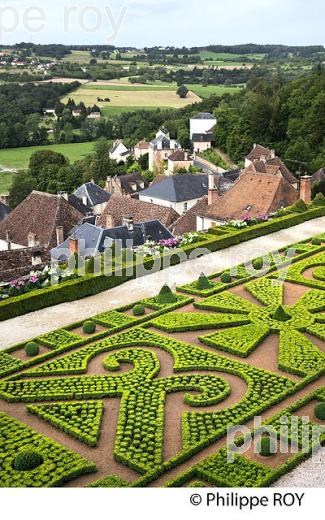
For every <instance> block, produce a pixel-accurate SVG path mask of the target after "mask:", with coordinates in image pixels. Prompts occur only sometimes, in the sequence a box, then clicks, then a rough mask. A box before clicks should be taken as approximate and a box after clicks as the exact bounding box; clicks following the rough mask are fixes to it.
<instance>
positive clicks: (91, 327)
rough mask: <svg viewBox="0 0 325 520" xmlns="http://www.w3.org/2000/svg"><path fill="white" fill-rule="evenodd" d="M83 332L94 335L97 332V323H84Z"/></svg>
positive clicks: (88, 321)
mask: <svg viewBox="0 0 325 520" xmlns="http://www.w3.org/2000/svg"><path fill="white" fill-rule="evenodd" d="M82 330H83V331H84V333H85V334H93V333H94V332H95V331H96V323H94V322H93V321H91V320H87V321H85V322H84V324H83V326H82Z"/></svg>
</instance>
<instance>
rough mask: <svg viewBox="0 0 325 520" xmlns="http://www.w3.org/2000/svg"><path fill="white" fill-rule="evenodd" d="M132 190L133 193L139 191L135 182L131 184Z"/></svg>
mask: <svg viewBox="0 0 325 520" xmlns="http://www.w3.org/2000/svg"><path fill="white" fill-rule="evenodd" d="M130 188H131V190H133V191H137V185H136V184H135V183H134V182H132V184H130Z"/></svg>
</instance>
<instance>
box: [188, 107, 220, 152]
mask: <svg viewBox="0 0 325 520" xmlns="http://www.w3.org/2000/svg"><path fill="white" fill-rule="evenodd" d="M216 124H217V118H216V117H215V116H214V115H213V114H210V113H209V112H201V113H200V114H198V115H196V116H194V117H191V119H190V139H191V141H192V144H193V150H194V152H195V153H200V152H204V151H205V150H209V149H210V148H211V147H212V142H213V129H214V127H215V126H216Z"/></svg>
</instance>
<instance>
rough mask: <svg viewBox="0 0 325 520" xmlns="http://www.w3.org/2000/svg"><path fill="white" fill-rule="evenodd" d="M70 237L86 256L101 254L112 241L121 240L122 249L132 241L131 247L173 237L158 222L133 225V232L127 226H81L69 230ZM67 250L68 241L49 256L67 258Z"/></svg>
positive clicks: (152, 221) (53, 250)
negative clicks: (148, 241) (108, 227)
mask: <svg viewBox="0 0 325 520" xmlns="http://www.w3.org/2000/svg"><path fill="white" fill-rule="evenodd" d="M69 236H70V237H73V238H76V239H78V240H79V241H83V242H80V244H79V247H80V253H81V255H83V254H85V255H86V256H95V255H97V254H98V253H103V251H104V250H105V248H106V247H108V246H109V245H110V244H111V243H112V242H113V241H115V240H121V242H122V247H126V246H127V245H130V244H128V243H127V241H129V240H132V245H133V247H137V246H140V245H143V244H144V243H145V241H146V240H147V239H148V240H149V239H150V240H154V241H156V242H158V241H159V240H164V239H168V238H172V237H173V235H172V234H171V233H170V231H168V229H166V228H165V226H163V225H162V224H161V222H159V221H158V220H151V221H148V222H142V223H141V224H135V225H134V229H133V230H129V229H128V228H127V226H117V227H114V228H110V229H103V228H101V227H98V226H94V225H92V224H88V223H85V224H82V225H81V226H80V227H77V228H74V229H73V230H71V232H70V234H69ZM68 249H69V239H67V240H65V241H64V242H63V243H62V244H60V245H59V246H57V247H55V248H54V249H52V251H51V254H52V255H53V257H54V258H57V259H63V258H66V257H67V250H68Z"/></svg>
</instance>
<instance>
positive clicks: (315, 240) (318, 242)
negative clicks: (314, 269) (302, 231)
mask: <svg viewBox="0 0 325 520" xmlns="http://www.w3.org/2000/svg"><path fill="white" fill-rule="evenodd" d="M311 243H312V244H313V246H321V245H322V241H321V239H320V238H317V237H315V238H313V239H312V241H311Z"/></svg>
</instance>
